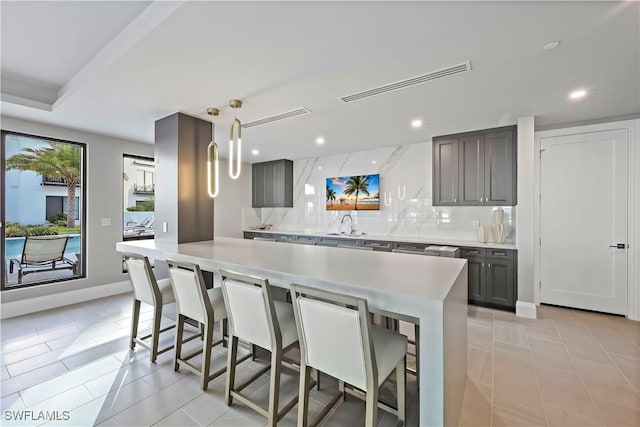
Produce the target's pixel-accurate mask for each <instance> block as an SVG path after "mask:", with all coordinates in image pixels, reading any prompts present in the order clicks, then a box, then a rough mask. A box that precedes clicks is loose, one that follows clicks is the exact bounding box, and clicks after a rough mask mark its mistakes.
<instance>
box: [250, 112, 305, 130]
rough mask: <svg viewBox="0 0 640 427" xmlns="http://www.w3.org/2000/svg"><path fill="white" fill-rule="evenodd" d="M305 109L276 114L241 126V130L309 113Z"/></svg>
mask: <svg viewBox="0 0 640 427" xmlns="http://www.w3.org/2000/svg"><path fill="white" fill-rule="evenodd" d="M310 112H311V111H309V110H308V109H307V108H305V107H302V108H298V109H296V110H291V111H287V112H286V113H282V114H276V115H275V116H269V117H265V118H264V119H259V120H254V121H252V122H246V123H243V124H242V127H243V128H250V127H253V126H260V125H264V124H267V123H271V122H275V121H277V120H283V119H289V118H291V117H295V116H300V115H302V114H307V113H310Z"/></svg>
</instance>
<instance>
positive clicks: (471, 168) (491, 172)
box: [433, 126, 517, 206]
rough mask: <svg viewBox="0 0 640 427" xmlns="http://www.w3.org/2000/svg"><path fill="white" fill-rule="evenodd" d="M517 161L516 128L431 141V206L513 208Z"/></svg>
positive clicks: (448, 136) (449, 136)
mask: <svg viewBox="0 0 640 427" xmlns="http://www.w3.org/2000/svg"><path fill="white" fill-rule="evenodd" d="M456 159H457V161H456ZM516 161H517V159H516V127H515V126H508V127H504V128H498V129H488V130H484V131H477V132H468V133H464V134H458V135H447V136H443V137H436V138H434V139H433V205H434V206H512V205H516V203H517V200H516V173H517V171H516Z"/></svg>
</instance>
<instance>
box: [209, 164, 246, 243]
mask: <svg viewBox="0 0 640 427" xmlns="http://www.w3.org/2000/svg"><path fill="white" fill-rule="evenodd" d="M219 188H220V191H219V193H218V196H217V197H216V199H215V201H214V205H213V209H214V214H213V232H214V234H215V235H216V236H222V237H238V238H242V210H243V208H246V209H249V208H251V165H250V164H249V163H243V164H242V173H241V174H240V177H239V178H238V179H231V177H230V176H229V161H228V160H227V159H220V187H219Z"/></svg>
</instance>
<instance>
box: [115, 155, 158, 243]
mask: <svg viewBox="0 0 640 427" xmlns="http://www.w3.org/2000/svg"><path fill="white" fill-rule="evenodd" d="M154 172H155V164H154V162H153V159H152V158H148V157H138V156H130V155H124V156H123V173H122V179H123V191H122V194H123V197H124V199H123V205H122V206H123V221H122V225H123V230H122V238H123V239H124V240H131V239H153V235H154V226H155V216H154V208H155V185H154V182H153V178H154V177H153V174H154Z"/></svg>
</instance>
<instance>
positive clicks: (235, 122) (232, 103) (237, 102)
mask: <svg viewBox="0 0 640 427" xmlns="http://www.w3.org/2000/svg"><path fill="white" fill-rule="evenodd" d="M229 107H231V108H233V109H236V110H237V109H238V108H241V107H242V101H240V100H239V99H232V100H230V101H229ZM235 127H237V128H238V149H237V151H238V152H237V155H236V167H235V173H234V172H233V170H234V168H233V157H234V151H235V150H234V149H233V145H234V141H233V140H234V136H233V130H234V128H235ZM241 156H242V123H240V120H238V118H237V117H235V118H234V120H233V123H232V124H231V132H230V137H229V176H230V177H231V179H238V177H239V176H240V167H241V165H242V157H241Z"/></svg>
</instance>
